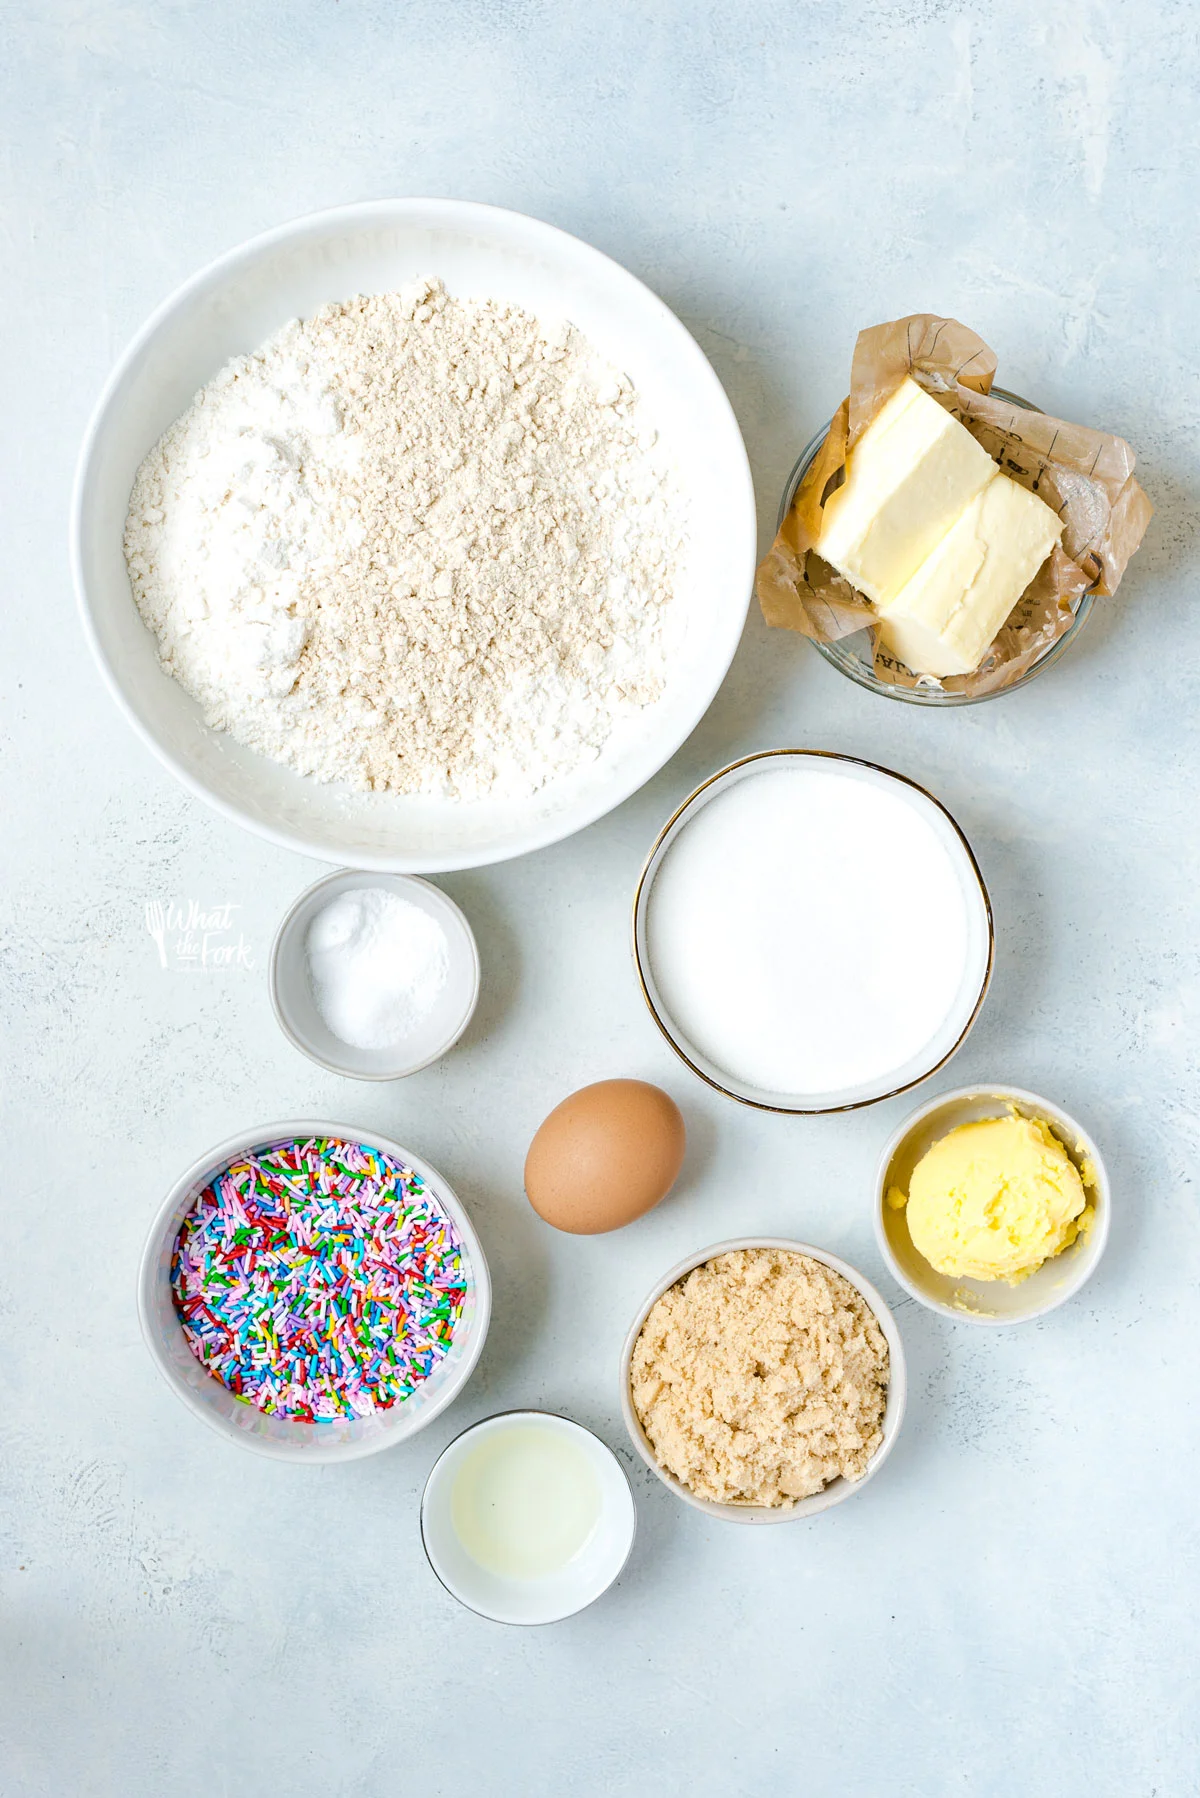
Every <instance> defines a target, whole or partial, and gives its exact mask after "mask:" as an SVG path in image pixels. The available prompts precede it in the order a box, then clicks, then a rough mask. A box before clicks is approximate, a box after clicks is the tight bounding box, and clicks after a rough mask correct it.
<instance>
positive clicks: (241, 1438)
mask: <svg viewBox="0 0 1200 1798" xmlns="http://www.w3.org/2000/svg"><path fill="white" fill-rule="evenodd" d="M310 1136H332V1137H339V1138H341V1140H342V1141H343V1142H365V1143H370V1145H371V1146H372V1147H373V1148H376V1149H382V1151H383V1153H384V1154H385V1155H390V1156H391V1157H392V1158H393V1160H395V1161H399V1162H403V1164H404V1165H405V1166H406V1167H410V1168H412V1169H413V1171H414V1173H418V1174H420V1176H421V1178H422V1180H424V1182H425V1184H426V1186H427V1187H428V1188H429V1191H430V1193H431V1194H432V1196H433V1198H434V1200H435V1201H436V1203H437V1205H438V1207H439V1208H440V1210H441V1211H442V1212H443V1213H444V1214H445V1215H446V1216H447V1217H448V1218H449V1219H450V1221H451V1222H452V1223H453V1225H454V1228H455V1230H456V1231H457V1232H458V1239H459V1241H460V1242H461V1244H462V1247H463V1261H464V1264H465V1270H466V1276H467V1295H466V1300H465V1302H464V1305H463V1313H462V1317H461V1319H460V1320H459V1322H458V1324H457V1325H456V1326H455V1330H454V1337H453V1340H452V1342H451V1345H450V1348H449V1350H448V1352H447V1353H446V1354H445V1355H444V1356H443V1358H442V1359H441V1360H440V1361H439V1362H438V1364H437V1366H436V1367H435V1368H434V1370H433V1372H432V1373H431V1374H430V1375H429V1377H428V1378H427V1379H425V1380H422V1381H421V1384H420V1385H419V1386H418V1387H417V1388H416V1390H415V1392H413V1393H412V1394H411V1396H410V1397H409V1398H406V1399H402V1400H400V1401H399V1403H397V1404H394V1405H391V1406H389V1407H388V1409H387V1410H386V1411H375V1412H373V1413H372V1414H371V1415H370V1416H369V1417H355V1418H347V1417H338V1418H331V1419H330V1420H329V1421H328V1422H324V1423H306V1422H305V1420H304V1419H303V1418H302V1417H278V1416H268V1414H267V1413H266V1412H265V1411H260V1410H259V1409H258V1407H257V1405H251V1404H246V1403H244V1402H243V1401H242V1400H241V1399H239V1398H235V1397H234V1395H233V1393H232V1392H230V1391H229V1390H228V1388H227V1387H225V1386H223V1385H222V1384H221V1382H220V1380H218V1379H216V1378H215V1377H214V1376H213V1375H212V1374H210V1373H209V1372H208V1371H207V1369H206V1368H204V1367H202V1366H201V1365H200V1362H199V1361H198V1360H197V1359H196V1357H195V1355H193V1353H192V1351H191V1349H190V1348H189V1347H188V1344H187V1339H186V1338H185V1336H184V1334H183V1328H182V1326H181V1324H180V1322H179V1313H178V1312H177V1311H176V1309H175V1300H174V1296H173V1294H172V1290H171V1257H172V1255H173V1254H174V1250H175V1239H176V1237H177V1236H178V1234H179V1226H180V1224H181V1223H182V1222H183V1219H184V1216H185V1215H186V1213H187V1212H188V1211H189V1210H190V1209H191V1206H192V1204H193V1203H194V1201H195V1200H196V1199H197V1198H198V1197H199V1195H200V1194H201V1193H202V1192H203V1191H204V1188H205V1187H206V1186H207V1185H208V1183H209V1181H210V1180H211V1179H212V1178H213V1177H214V1175H216V1174H219V1173H220V1172H221V1171H222V1170H223V1169H224V1168H227V1167H228V1166H229V1164H230V1162H232V1161H234V1160H236V1159H237V1157H238V1156H239V1155H246V1154H257V1153H261V1151H262V1150H264V1149H267V1148H270V1147H271V1146H272V1145H273V1144H275V1143H281V1142H290V1141H292V1140H293V1139H294V1138H297V1137H299V1138H301V1139H303V1138H305V1137H310ZM491 1314H492V1282H491V1276H490V1275H489V1273H488V1265H487V1261H486V1260H485V1258H484V1253H483V1245H482V1243H481V1242H480V1240H479V1238H478V1236H476V1234H475V1231H474V1229H473V1228H472V1225H471V1220H470V1218H469V1217H468V1216H467V1214H466V1212H465V1211H464V1210H463V1206H462V1202H461V1200H460V1199H458V1198H457V1197H456V1196H455V1194H454V1193H453V1192H452V1191H451V1189H450V1187H449V1186H448V1185H447V1184H446V1182H445V1180H443V1178H442V1176H441V1175H440V1174H439V1173H437V1172H436V1171H435V1170H434V1169H433V1168H431V1167H430V1166H429V1165H428V1163H427V1162H424V1161H422V1160H421V1159H420V1158H419V1156H416V1155H414V1154H412V1153H411V1151H410V1150H408V1149H404V1148H401V1146H400V1144H399V1143H396V1142H392V1140H391V1139H390V1138H389V1137H386V1136H380V1135H379V1133H378V1131H375V1130H355V1129H352V1128H350V1127H348V1126H347V1125H345V1124H330V1123H327V1122H324V1121H318V1122H314V1121H313V1120H312V1119H311V1118H304V1119H301V1121H300V1122H299V1123H284V1124H265V1125H264V1126H263V1127H262V1128H261V1129H259V1130H244V1131H242V1132H241V1134H240V1135H238V1136H231V1137H230V1138H229V1140H228V1141H227V1142H222V1143H218V1144H217V1146H216V1148H215V1149H210V1150H209V1152H208V1154H207V1155H203V1156H201V1158H200V1160H199V1161H194V1162H193V1163H192V1165H191V1167H190V1168H188V1170H187V1172H186V1173H184V1174H181V1175H180V1177H179V1179H178V1180H176V1182H175V1184H174V1186H172V1188H171V1190H170V1192H169V1193H168V1194H167V1196H166V1198H165V1199H164V1200H163V1202H162V1204H161V1206H160V1207H159V1210H158V1215H157V1216H156V1217H155V1219H154V1222H153V1224H152V1225H151V1226H150V1233H149V1235H148V1236H147V1238H146V1246H145V1248H144V1250H143V1251H142V1263H141V1267H140V1268H139V1270H138V1319H139V1321H140V1323H141V1326H142V1336H143V1338H144V1339H145V1343H146V1347H147V1348H148V1349H149V1351H150V1354H151V1356H152V1357H153V1360H154V1364H155V1366H156V1367H157V1368H158V1371H159V1373H160V1374H161V1375H162V1377H163V1379H164V1380H165V1381H166V1382H167V1385H168V1386H169V1387H170V1388H171V1390H172V1392H173V1393H174V1394H175V1396H176V1398H178V1399H180V1400H182V1402H183V1403H184V1404H185V1405H186V1406H187V1408H188V1410H189V1411H190V1412H191V1413H192V1414H193V1416H195V1417H198V1418H199V1419H200V1420H201V1422H202V1423H206V1424H207V1425H208V1426H209V1428H210V1429H213V1430H216V1431H217V1433H218V1435H221V1436H224V1437H225V1439H226V1440H227V1441H229V1442H237V1443H239V1444H240V1445H241V1447H242V1448H250V1449H253V1450H254V1451H255V1452H256V1453H257V1454H260V1455H269V1456H270V1457H271V1458H272V1459H273V1460H276V1461H308V1462H310V1463H316V1462H328V1461H357V1460H359V1459H360V1458H361V1457H362V1456H363V1455H373V1454H376V1453H377V1452H378V1451H379V1450H380V1449H382V1448H391V1447H392V1446H393V1445H394V1444H395V1443H397V1442H403V1441H405V1440H406V1438H407V1437H409V1436H415V1435H416V1433H417V1431H418V1430H423V1429H424V1428H425V1426H426V1424H429V1423H432V1422H433V1420H434V1418H435V1417H437V1416H438V1415H439V1414H440V1413H441V1412H442V1411H444V1410H445V1409H446V1406H447V1405H449V1404H451V1403H452V1402H453V1401H454V1399H456V1398H457V1397H458V1395H459V1393H460V1392H461V1391H462V1389H463V1387H464V1386H465V1385H466V1383H467V1381H468V1380H469V1379H470V1377H471V1375H472V1374H473V1373H474V1371H475V1367H476V1364H477V1363H478V1360H479V1357H480V1355H481V1354H482V1353H483V1345H484V1342H485V1340H486V1338H487V1332H488V1323H489V1321H490V1319H491Z"/></svg>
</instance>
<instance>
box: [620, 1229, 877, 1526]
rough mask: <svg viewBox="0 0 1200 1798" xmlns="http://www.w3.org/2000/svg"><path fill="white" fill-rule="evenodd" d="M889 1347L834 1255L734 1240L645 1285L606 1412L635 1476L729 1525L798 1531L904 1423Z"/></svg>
mask: <svg viewBox="0 0 1200 1798" xmlns="http://www.w3.org/2000/svg"><path fill="white" fill-rule="evenodd" d="M905 1391H906V1379H905V1365H904V1345H903V1343H902V1342H901V1340H900V1332H899V1330H898V1329H897V1327H896V1320H895V1318H894V1317H893V1316H892V1313H891V1311H890V1310H889V1309H888V1306H887V1304H886V1302H885V1301H884V1299H883V1298H882V1296H881V1295H880V1294H879V1293H878V1292H877V1291H876V1290H875V1288H874V1286H872V1285H871V1283H870V1281H869V1280H866V1279H864V1277H863V1276H862V1274H860V1273H858V1272H857V1271H856V1269H854V1268H852V1267H851V1266H850V1265H849V1263H848V1262H845V1261H842V1260H841V1259H840V1258H839V1257H838V1256H837V1255H830V1254H828V1253H827V1252H826V1251H825V1250H824V1249H817V1248H813V1247H812V1246H811V1244H809V1243H804V1242H792V1241H789V1240H787V1239H785V1238H782V1237H767V1236H747V1237H739V1238H736V1239H735V1240H733V1241H731V1242H720V1243H716V1244H714V1245H713V1246H712V1247H711V1248H708V1249H704V1250H702V1251H701V1252H700V1253H699V1254H696V1255H690V1256H688V1258H687V1260H686V1261H682V1262H680V1263H678V1265H677V1266H675V1267H673V1268H671V1269H670V1271H669V1272H668V1273H667V1274H665V1275H664V1276H663V1278H662V1279H661V1280H660V1281H658V1283H657V1285H656V1286H655V1288H654V1290H653V1292H652V1293H651V1294H650V1296H649V1297H648V1298H647V1300H646V1302H645V1303H644V1304H643V1306H642V1307H641V1309H640V1311H639V1312H638V1315H637V1317H636V1319H635V1320H634V1323H633V1326H632V1328H631V1329H630V1331H629V1334H628V1336H627V1337H626V1339H625V1346H624V1349H623V1351H622V1355H621V1408H622V1411H623V1413H624V1417H625V1423H626V1427H627V1428H628V1430H629V1434H630V1438H631V1440H632V1442H633V1445H634V1447H635V1448H636V1449H637V1451H638V1453H639V1454H640V1455H641V1457H642V1459H643V1460H644V1461H645V1463H646V1465H647V1466H648V1467H649V1468H650V1469H651V1470H652V1471H653V1472H654V1473H655V1474H657V1476H658V1478H659V1479H660V1480H661V1481H662V1482H663V1484H664V1485H665V1486H668V1487H669V1488H670V1489H671V1491H672V1492H674V1493H675V1495H676V1496H677V1497H678V1498H681V1499H683V1501H684V1503H685V1504H689V1505H692V1506H694V1507H695V1508H696V1509H697V1510H700V1511H706V1512H708V1513H709V1514H710V1515H711V1516H714V1517H722V1518H725V1519H726V1520H727V1521H729V1522H731V1523H782V1522H785V1521H787V1520H789V1519H791V1518H796V1517H812V1516H815V1514H816V1513H817V1512H818V1511H825V1510H828V1508H829V1507H830V1506H831V1505H836V1504H840V1503H841V1501H842V1500H843V1499H846V1498H849V1497H850V1496H851V1495H852V1494H853V1493H855V1492H858V1491H859V1490H861V1488H862V1487H863V1486H864V1485H865V1484H866V1482H867V1481H868V1480H869V1479H871V1478H872V1477H873V1476H874V1475H875V1474H876V1473H878V1471H879V1469H880V1468H881V1467H882V1465H883V1463H884V1461H885V1460H886V1459H887V1457H888V1455H889V1454H890V1453H891V1451H892V1447H893V1445H894V1443H895V1441H896V1437H897V1435H898V1433H899V1430H900V1424H901V1421H902V1419H903V1416H904V1401H905Z"/></svg>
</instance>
